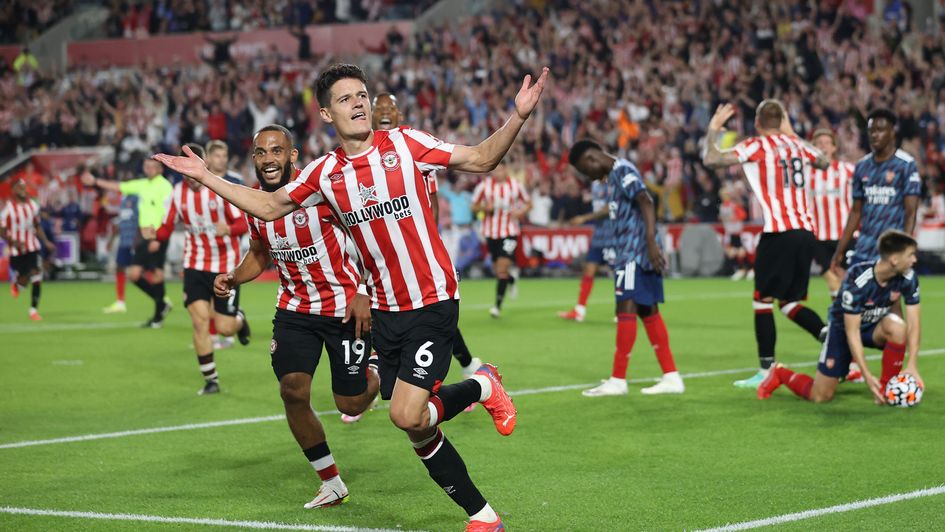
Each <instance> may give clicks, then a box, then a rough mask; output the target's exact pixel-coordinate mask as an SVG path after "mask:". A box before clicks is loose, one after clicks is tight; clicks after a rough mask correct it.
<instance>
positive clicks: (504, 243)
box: [486, 236, 518, 261]
mask: <svg viewBox="0 0 945 532" xmlns="http://www.w3.org/2000/svg"><path fill="white" fill-rule="evenodd" d="M486 246H488V247H489V255H491V256H492V260H494V261H495V260H499V259H500V258H502V257H508V258H510V259H513V260H514V259H515V249H516V248H517V247H518V237H514V236H510V237H508V238H487V239H486Z"/></svg>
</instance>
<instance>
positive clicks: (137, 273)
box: [82, 159, 173, 329]
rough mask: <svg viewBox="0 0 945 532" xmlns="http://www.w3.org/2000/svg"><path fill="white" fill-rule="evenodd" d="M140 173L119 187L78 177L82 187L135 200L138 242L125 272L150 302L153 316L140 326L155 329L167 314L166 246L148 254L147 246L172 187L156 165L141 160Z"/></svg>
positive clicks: (149, 251)
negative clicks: (130, 196)
mask: <svg viewBox="0 0 945 532" xmlns="http://www.w3.org/2000/svg"><path fill="white" fill-rule="evenodd" d="M143 170H144V175H145V177H143V178H141V179H130V180H128V181H123V182H121V183H116V182H114V181H105V180H102V179H98V178H96V177H95V176H93V175H92V174H91V173H90V172H85V173H84V174H82V184H84V185H85V186H89V187H93V186H94V187H98V188H101V189H103V190H111V191H113V192H119V193H121V195H122V196H129V195H136V196H138V228H139V231H140V235H139V236H140V238H139V241H138V244H137V245H136V246H135V251H134V258H133V259H132V265H131V267H130V268H128V278H129V279H130V280H131V282H133V283H134V284H135V286H137V287H138V288H140V289H141V291H142V292H144V293H145V294H147V296H148V297H150V298H151V299H152V300H153V301H154V314H153V315H152V317H151V319H149V320H148V321H146V322H145V323H144V325H142V326H143V327H150V328H154V329H158V328H160V327H162V326H163V325H164V318H165V317H167V314H168V313H169V312H170V311H171V303H170V301H168V300H167V297H166V296H167V291H166V289H165V286H164V262H165V258H166V256H167V242H161V243H160V244H159V245H158V246H157V247H156V251H151V246H150V243H151V242H152V241H153V240H154V239H155V235H156V231H157V228H158V227H160V225H161V223H162V221H163V220H164V206H165V204H166V203H167V202H168V200H169V199H170V196H171V192H172V190H173V186H172V185H171V183H170V181H168V180H167V179H166V178H165V177H164V176H163V175H161V170H162V167H161V163H160V162H158V161H155V160H153V159H145V161H144V168H143ZM145 272H148V273H150V275H151V279H150V281H149V280H148V279H146V278H145V276H144V273H145Z"/></svg>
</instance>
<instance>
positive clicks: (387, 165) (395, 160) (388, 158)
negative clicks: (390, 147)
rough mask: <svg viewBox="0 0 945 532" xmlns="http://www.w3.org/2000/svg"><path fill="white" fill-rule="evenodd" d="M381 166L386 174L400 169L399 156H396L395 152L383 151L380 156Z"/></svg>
mask: <svg viewBox="0 0 945 532" xmlns="http://www.w3.org/2000/svg"><path fill="white" fill-rule="evenodd" d="M381 166H383V167H384V170H387V171H388V172H393V171H394V170H396V169H398V168H400V155H397V152H395V151H385V152H384V153H382V154H381Z"/></svg>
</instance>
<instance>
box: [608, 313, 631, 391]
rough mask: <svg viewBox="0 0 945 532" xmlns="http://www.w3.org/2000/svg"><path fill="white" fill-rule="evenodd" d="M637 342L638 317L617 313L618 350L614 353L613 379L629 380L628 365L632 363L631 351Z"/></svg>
mask: <svg viewBox="0 0 945 532" xmlns="http://www.w3.org/2000/svg"><path fill="white" fill-rule="evenodd" d="M636 340H637V315H636V314H629V313H623V312H618V313H617V350H616V351H614V370H613V372H611V374H610V375H611V377H613V378H615V379H626V378H627V364H629V363H630V351H633V342H635V341H636Z"/></svg>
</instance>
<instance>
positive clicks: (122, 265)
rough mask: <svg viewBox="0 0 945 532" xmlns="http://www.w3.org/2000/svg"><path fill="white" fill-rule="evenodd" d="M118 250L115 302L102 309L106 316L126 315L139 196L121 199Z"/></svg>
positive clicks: (136, 234)
mask: <svg viewBox="0 0 945 532" xmlns="http://www.w3.org/2000/svg"><path fill="white" fill-rule="evenodd" d="M117 225H118V250H117V252H116V253H115V302H114V303H112V304H111V305H109V306H107V307H105V308H104V309H102V312H104V313H105V314H114V313H116V312H121V313H124V312H126V311H127V310H128V307H127V306H126V305H125V281H126V279H127V272H126V270H127V269H128V267H129V266H131V263H132V258H133V257H134V246H135V241H136V240H137V239H138V196H136V195H134V194H131V195H128V196H122V197H121V204H120V205H119V207H118V223H117Z"/></svg>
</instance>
